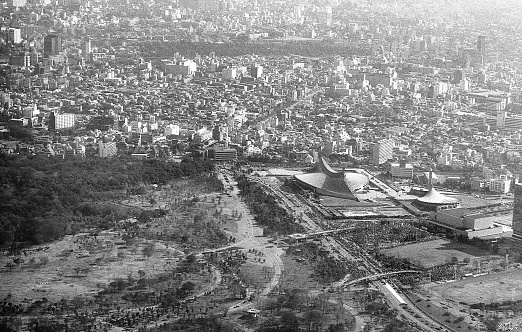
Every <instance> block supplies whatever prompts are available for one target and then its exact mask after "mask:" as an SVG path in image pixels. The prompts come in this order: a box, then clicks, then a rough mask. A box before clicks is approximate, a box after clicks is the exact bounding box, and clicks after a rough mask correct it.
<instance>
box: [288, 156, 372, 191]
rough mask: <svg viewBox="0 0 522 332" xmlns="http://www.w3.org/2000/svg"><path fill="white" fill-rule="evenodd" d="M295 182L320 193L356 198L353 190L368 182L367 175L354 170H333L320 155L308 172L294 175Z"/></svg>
mask: <svg viewBox="0 0 522 332" xmlns="http://www.w3.org/2000/svg"><path fill="white" fill-rule="evenodd" d="M294 180H295V182H296V183H297V184H298V185H300V186H302V187H304V188H307V189H309V190H312V191H314V192H315V193H318V194H320V195H324V196H332V197H338V198H346V199H352V200H357V197H355V195H354V194H353V192H355V191H357V190H359V189H362V188H363V187H364V186H366V185H367V184H368V183H369V179H368V177H367V176H365V175H363V174H359V173H356V172H345V171H341V172H340V171H336V170H334V169H333V168H332V167H331V166H330V165H328V163H327V162H326V160H325V159H324V158H323V157H321V158H319V163H318V164H317V166H316V167H315V168H314V169H313V170H312V172H310V173H305V174H299V175H295V176H294Z"/></svg>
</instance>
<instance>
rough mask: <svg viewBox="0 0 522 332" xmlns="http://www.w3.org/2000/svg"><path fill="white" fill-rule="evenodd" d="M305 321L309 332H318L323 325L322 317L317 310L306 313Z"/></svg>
mask: <svg viewBox="0 0 522 332" xmlns="http://www.w3.org/2000/svg"><path fill="white" fill-rule="evenodd" d="M305 321H306V323H307V324H308V329H309V330H310V329H315V331H320V329H321V325H322V323H323V315H322V314H321V313H320V312H319V311H317V310H311V311H309V312H307V313H306V315H305Z"/></svg>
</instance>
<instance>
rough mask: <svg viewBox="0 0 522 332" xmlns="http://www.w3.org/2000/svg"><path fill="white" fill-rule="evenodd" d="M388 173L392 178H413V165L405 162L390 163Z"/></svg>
mask: <svg viewBox="0 0 522 332" xmlns="http://www.w3.org/2000/svg"><path fill="white" fill-rule="evenodd" d="M390 173H391V176H392V177H394V178H403V179H411V178H413V165H412V164H407V163H405V162H401V163H391V164H390Z"/></svg>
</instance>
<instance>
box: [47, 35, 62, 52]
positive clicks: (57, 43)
mask: <svg viewBox="0 0 522 332" xmlns="http://www.w3.org/2000/svg"><path fill="white" fill-rule="evenodd" d="M62 51H63V46H62V36H60V35H56V34H51V35H47V36H45V37H44V55H45V56H46V57H48V56H49V55H58V54H60V53H61V52H62Z"/></svg>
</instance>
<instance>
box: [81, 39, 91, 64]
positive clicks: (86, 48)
mask: <svg viewBox="0 0 522 332" xmlns="http://www.w3.org/2000/svg"><path fill="white" fill-rule="evenodd" d="M91 53H92V42H91V39H90V38H89V39H87V40H86V41H85V43H84V44H83V58H84V59H85V60H88V59H89V55H90V54H91Z"/></svg>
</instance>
